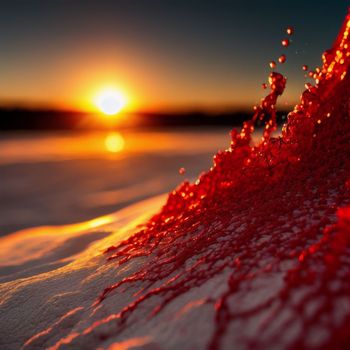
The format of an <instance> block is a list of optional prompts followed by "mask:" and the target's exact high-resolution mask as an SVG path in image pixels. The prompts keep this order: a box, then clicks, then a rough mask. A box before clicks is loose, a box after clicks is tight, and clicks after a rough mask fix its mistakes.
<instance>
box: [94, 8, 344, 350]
mask: <svg viewBox="0 0 350 350" xmlns="http://www.w3.org/2000/svg"><path fill="white" fill-rule="evenodd" d="M349 30H350V15H348V16H347V18H346V21H345V24H344V26H343V28H342V30H341V32H340V34H339V36H338V38H337V40H336V42H335V44H334V47H333V48H332V49H331V50H329V51H327V52H325V53H324V55H323V67H322V68H319V69H318V70H316V71H315V72H313V77H314V78H315V84H314V85H311V84H310V85H308V86H307V89H306V90H305V91H304V92H303V94H302V96H301V102H300V103H299V104H298V105H297V106H295V108H294V110H293V111H292V112H291V113H290V114H289V116H288V122H287V123H286V124H285V125H284V127H283V132H282V136H280V137H272V132H273V131H274V130H275V129H276V102H277V99H278V97H279V96H280V95H281V94H282V93H283V90H284V88H285V85H286V79H285V77H283V75H281V74H279V73H277V72H273V73H271V75H270V78H269V84H270V89H271V91H270V93H269V94H268V95H267V97H265V98H264V99H263V100H262V101H261V104H260V105H259V106H258V107H256V110H255V114H254V116H253V118H252V120H250V121H248V122H246V123H244V125H243V127H242V129H241V130H240V131H238V130H233V131H232V133H231V145H230V147H229V149H228V150H226V151H222V152H219V153H218V154H217V155H216V156H215V157H214V164H213V166H212V168H211V169H210V170H209V171H208V172H207V173H205V174H203V175H201V176H200V178H199V179H198V180H197V181H196V182H195V183H194V184H191V183H188V182H184V183H183V184H182V185H181V186H180V187H179V188H178V189H176V190H175V191H173V192H172V193H171V194H170V195H169V197H168V200H167V202H166V204H165V205H164V207H163V208H162V210H161V212H160V213H159V214H157V215H156V216H154V217H153V218H152V219H151V220H150V221H149V222H148V223H147V224H146V225H145V227H144V228H143V229H142V230H140V231H139V232H137V233H136V234H134V235H133V236H131V237H130V238H129V239H127V240H125V241H124V242H122V243H121V244H119V245H118V246H115V247H114V246H113V247H110V248H109V249H108V250H107V251H106V253H108V260H114V261H115V262H116V263H117V264H118V265H122V264H125V263H127V262H128V261H130V260H132V259H135V258H137V257H146V259H145V262H144V264H143V265H142V266H141V267H140V268H139V269H138V270H137V271H136V272H134V273H133V274H131V275H130V276H129V277H127V278H125V279H123V280H121V281H117V282H116V283H115V284H114V285H111V286H109V287H107V288H106V289H105V290H104V292H103V293H102V295H101V297H100V300H99V301H100V302H103V300H104V299H105V298H107V297H108V295H110V293H112V292H113V291H114V292H115V291H116V290H119V291H120V293H122V292H123V290H122V289H121V288H120V287H121V286H124V288H129V287H133V288H139V292H138V293H136V295H135V299H134V300H133V301H132V302H131V303H130V304H129V305H126V306H125V307H124V308H123V309H121V310H119V312H118V314H117V316H116V318H117V319H118V320H119V321H120V323H118V324H119V326H118V327H121V325H122V326H123V327H126V326H127V325H128V322H129V317H130V315H131V314H133V315H134V316H135V317H136V319H137V312H138V308H139V306H140V305H142V308H143V310H144V309H145V308H146V309H148V310H149V313H150V315H151V316H153V315H155V314H158V313H161V312H162V311H163V309H164V308H166V307H167V305H168V304H169V303H172V302H174V301H175V300H176V299H177V298H178V297H179V296H181V295H183V294H185V293H186V292H188V291H190V290H192V289H193V288H195V287H201V286H204V284H205V283H207V282H208V281H210V280H212V279H213V278H214V277H217V276H221V277H222V278H224V281H225V282H223V283H224V288H223V291H222V292H218V294H219V295H218V296H212V297H208V299H207V300H206V301H205V303H206V304H209V305H212V307H213V309H214V310H215V319H213V325H214V330H213V333H212V334H211V339H210V341H209V342H208V344H207V347H208V348H209V349H220V348H231V347H230V344H240V348H252V349H259V348H260V349H269V348H290V349H305V348H325V349H326V348H327V349H328V348H332V349H342V348H346V347H349V346H350V308H349V303H350V299H349V298H350V297H349V296H350V209H349V208H346V206H347V205H348V204H349V183H350V182H349V178H350V121H349V118H350V111H349V109H350V74H347V72H348V71H349V69H350V68H349V66H350V60H349V56H350V46H349V45H350V38H349ZM285 46H287V45H285ZM266 119H267V120H266ZM258 120H266V122H265V130H264V134H263V138H262V142H261V143H260V144H259V145H258V146H255V147H252V146H251V136H252V133H253V132H254V127H255V123H256V122H257V121H258ZM341 207H345V208H343V209H339V208H341ZM221 287H222V286H221ZM219 289H220V290H221V288H219ZM155 303H156V307H154V305H155ZM135 317H134V318H133V320H134V322H135ZM198 322H200V320H199V321H198Z"/></svg>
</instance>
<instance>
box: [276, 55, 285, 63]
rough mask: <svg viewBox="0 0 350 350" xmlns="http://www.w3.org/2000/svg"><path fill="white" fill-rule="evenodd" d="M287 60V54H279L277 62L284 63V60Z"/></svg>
mask: <svg viewBox="0 0 350 350" xmlns="http://www.w3.org/2000/svg"><path fill="white" fill-rule="evenodd" d="M286 60H287V56H286V55H281V56H280V57H279V58H278V62H279V63H284V62H286Z"/></svg>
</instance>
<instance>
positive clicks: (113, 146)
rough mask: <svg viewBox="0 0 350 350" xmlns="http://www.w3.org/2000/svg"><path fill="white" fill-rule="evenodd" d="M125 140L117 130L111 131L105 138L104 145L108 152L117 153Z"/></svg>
mask: <svg viewBox="0 0 350 350" xmlns="http://www.w3.org/2000/svg"><path fill="white" fill-rule="evenodd" d="M124 146H125V140H124V138H123V136H122V135H121V134H119V133H118V132H112V133H110V134H108V135H107V137H106V139H105V147H106V149H107V151H108V152H111V153H118V152H121V151H122V150H123V149H124Z"/></svg>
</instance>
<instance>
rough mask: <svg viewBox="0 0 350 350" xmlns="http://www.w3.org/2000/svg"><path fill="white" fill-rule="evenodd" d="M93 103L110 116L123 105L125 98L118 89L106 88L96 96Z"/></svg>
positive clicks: (117, 111)
mask: <svg viewBox="0 0 350 350" xmlns="http://www.w3.org/2000/svg"><path fill="white" fill-rule="evenodd" d="M95 105H96V106H97V107H98V109H99V110H100V111H101V112H102V113H104V114H105V115H108V116H112V115H115V114H117V113H119V112H120V111H121V110H122V109H123V108H124V107H125V105H126V98H125V96H124V95H123V94H122V93H121V92H120V91H118V90H113V89H106V90H103V91H101V92H100V93H99V94H98V95H97V96H96V98H95Z"/></svg>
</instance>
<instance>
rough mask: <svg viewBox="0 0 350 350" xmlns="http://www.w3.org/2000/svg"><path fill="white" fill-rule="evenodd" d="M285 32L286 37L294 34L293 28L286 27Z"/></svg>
mask: <svg viewBox="0 0 350 350" xmlns="http://www.w3.org/2000/svg"><path fill="white" fill-rule="evenodd" d="M286 32H287V34H288V35H292V34H294V28H293V27H288V28H287V30H286Z"/></svg>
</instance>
